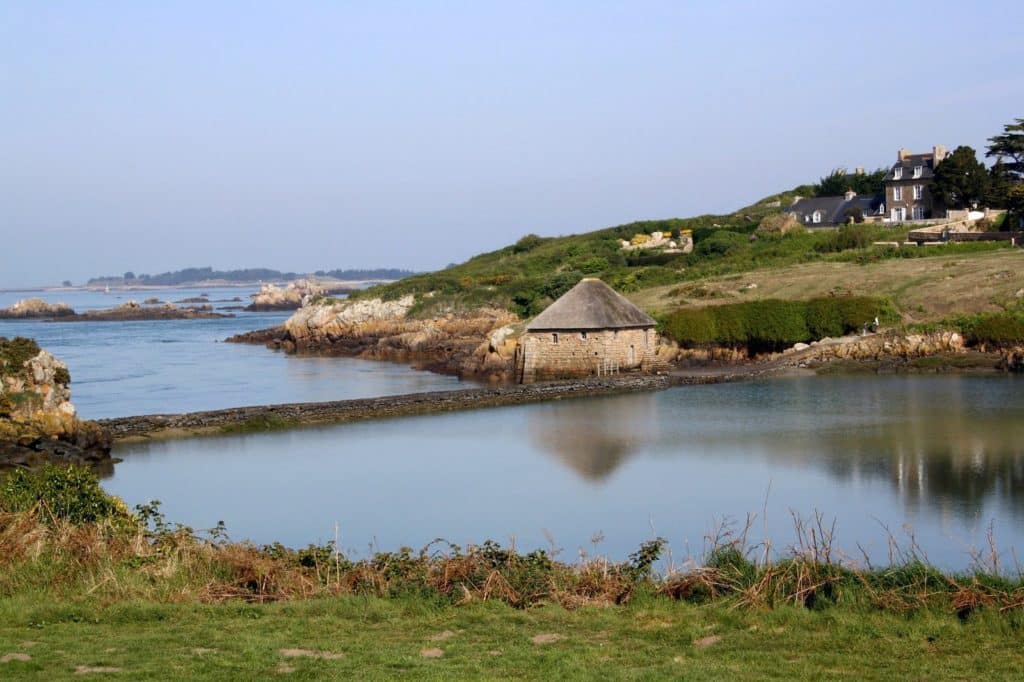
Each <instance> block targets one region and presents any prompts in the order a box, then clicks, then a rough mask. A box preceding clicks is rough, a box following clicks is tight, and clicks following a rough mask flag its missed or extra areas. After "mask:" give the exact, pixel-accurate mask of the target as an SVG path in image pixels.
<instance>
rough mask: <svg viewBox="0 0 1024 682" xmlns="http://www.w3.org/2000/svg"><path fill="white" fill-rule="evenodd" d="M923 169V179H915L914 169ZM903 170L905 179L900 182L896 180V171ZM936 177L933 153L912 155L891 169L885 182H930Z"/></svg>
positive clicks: (886, 175) (902, 178)
mask: <svg viewBox="0 0 1024 682" xmlns="http://www.w3.org/2000/svg"><path fill="white" fill-rule="evenodd" d="M917 166H920V167H921V177H918V178H915V177H914V168H915V167H917ZM897 168H902V169H903V177H901V178H900V179H899V180H898V181H897V180H896V169H897ZM933 177H935V155H934V154H932V153H930V152H929V153H928V154H910V155H909V156H907V157H905V158H904V159H903V160H902V161H897V162H896V163H894V164H893V165H892V168H890V169H889V172H888V173H886V174H885V182H893V181H897V182H902V181H904V180H930V179H931V178H933Z"/></svg>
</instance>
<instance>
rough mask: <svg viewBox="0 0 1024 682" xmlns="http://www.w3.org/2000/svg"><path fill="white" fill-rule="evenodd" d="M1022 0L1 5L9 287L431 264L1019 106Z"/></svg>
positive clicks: (705, 194)
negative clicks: (196, 273)
mask: <svg viewBox="0 0 1024 682" xmlns="http://www.w3.org/2000/svg"><path fill="white" fill-rule="evenodd" d="M1022 25H1024V3H1021V2H1011V1H1006V2H1002V1H994V2H975V3H965V2H943V1H941V0H938V1H937V0H932V1H931V2H915V1H910V0H908V1H904V2H899V3H892V2H879V3H872V2H859V3H846V2H829V1H828V0H818V1H817V2H812V3H803V2H785V3H763V2H730V1H723V2H714V3H712V2H684V1H683V0H674V1H666V2H654V1H650V2H648V1H643V0H634V1H631V2H601V1H599V0H580V1H576V2H570V1H568V0H563V1H558V0H548V1H546V2H533V1H530V0H525V1H516V2H504V3H497V2H485V1H483V0H470V1H467V2H459V1H457V0H450V1H444V2H442V1H440V0H438V1H435V2H397V1H389V0H374V1H367V2H354V1H353V2H343V1H341V0H337V1H335V2H322V3H319V2H302V1H300V0H291V1H281V2H258V1H256V2H230V1H227V0H225V1H220V2H205V1H204V2H187V1H182V0H179V1H176V2H173V3H158V2H145V1H142V2H139V1H137V0H131V1H128V2H116V1H110V2H98V1H97V2H84V1H80V2H61V1H59V0H49V1H47V2H38V1H36V0H2V1H0V287H16V286H29V285H42V284H52V283H59V282H60V281H61V280H63V279H70V280H72V281H74V282H75V283H81V282H82V281H84V280H85V279H86V278H88V277H90V276H95V275H102V274H119V273H122V272H124V271H127V270H132V271H134V272H136V273H143V272H145V273H156V272H163V271H167V270H174V269H179V268H183V267H189V266H207V265H210V266H213V267H215V268H218V269H229V268H240V267H257V266H262V267H272V268H278V269H281V270H294V271H312V270H317V269H332V268H363V267H402V268H412V269H416V270H429V269H436V268H439V267H444V266H445V265H447V264H448V263H451V262H459V261H462V260H464V259H466V258H467V257H469V256H472V255H474V254H476V253H480V252H483V251H489V250H492V249H495V248H500V247H501V246H504V245H506V244H508V243H510V242H513V241H515V240H516V239H517V238H519V237H520V236H522V235H524V234H527V233H531V232H533V233H537V234H541V235H559V234H569V233H574V232H584V231H589V230H593V229H598V228H601V227H606V226H609V225H617V224H622V223H626V222H630V221H633V220H641V219H651V218H667V217H685V216H689V215H696V214H701V213H715V212H728V211H731V210H734V209H736V208H739V207H741V206H744V205H747V204H749V203H751V202H753V201H755V200H757V199H759V198H760V197H762V196H766V195H769V194H772V193H775V192H778V191H781V190H784V189H787V188H791V187H793V186H795V185H798V184H802V183H806V182H813V181H815V180H817V179H818V178H819V177H821V176H822V175H825V174H827V173H828V171H829V170H831V169H832V168H834V167H840V166H844V167H848V168H851V169H852V168H854V167H856V166H865V167H868V168H877V167H880V166H884V165H888V164H890V163H891V162H892V161H893V160H894V159H895V156H896V150H897V149H898V148H900V147H906V148H909V149H911V150H914V151H927V150H930V149H931V147H932V145H934V144H944V145H946V146H947V147H950V148H952V147H955V146H957V145H960V144H968V145H971V146H972V147H974V148H975V149H978V150H982V149H983V148H984V145H985V143H986V140H987V138H989V137H991V136H992V135H994V134H997V133H999V132H1000V131H1001V130H1002V126H1003V125H1004V124H1006V123H1009V122H1010V121H1012V119H1014V118H1016V117H1024V41H1022V40H1021V37H1020V27H1021V26H1022Z"/></svg>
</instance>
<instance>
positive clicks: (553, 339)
mask: <svg viewBox="0 0 1024 682" xmlns="http://www.w3.org/2000/svg"><path fill="white" fill-rule="evenodd" d="M551 343H558V334H552V335H551Z"/></svg>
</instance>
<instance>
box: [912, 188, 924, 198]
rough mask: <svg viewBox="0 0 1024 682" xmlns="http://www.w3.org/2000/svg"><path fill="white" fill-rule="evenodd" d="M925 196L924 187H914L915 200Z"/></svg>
mask: <svg viewBox="0 0 1024 682" xmlns="http://www.w3.org/2000/svg"><path fill="white" fill-rule="evenodd" d="M923 196H924V185H914V198H915V199H920V198H921V197H923Z"/></svg>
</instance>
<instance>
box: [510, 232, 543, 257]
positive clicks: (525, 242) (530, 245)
mask: <svg viewBox="0 0 1024 682" xmlns="http://www.w3.org/2000/svg"><path fill="white" fill-rule="evenodd" d="M543 243H544V238H543V237H540V236H538V235H535V234H528V235H526V236H525V237H522V238H521V239H520V240H519V241H517V242H516V243H515V244H513V245H512V252H513V253H526V252H527V251H530V250H532V249H535V248H537V247H538V246H540V245H541V244H543Z"/></svg>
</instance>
